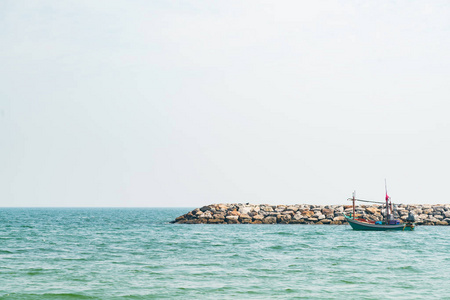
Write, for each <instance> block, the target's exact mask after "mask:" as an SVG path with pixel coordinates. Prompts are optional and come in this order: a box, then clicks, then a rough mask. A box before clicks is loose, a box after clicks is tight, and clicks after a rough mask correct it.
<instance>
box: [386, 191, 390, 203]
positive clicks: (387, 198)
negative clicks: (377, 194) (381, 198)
mask: <svg viewBox="0 0 450 300" xmlns="http://www.w3.org/2000/svg"><path fill="white" fill-rule="evenodd" d="M388 200H389V196H388V194H387V192H386V201H388Z"/></svg>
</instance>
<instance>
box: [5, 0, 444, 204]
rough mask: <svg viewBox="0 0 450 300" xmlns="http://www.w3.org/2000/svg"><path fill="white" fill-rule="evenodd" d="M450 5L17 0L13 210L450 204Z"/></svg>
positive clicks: (8, 58)
mask: <svg viewBox="0 0 450 300" xmlns="http://www.w3.org/2000/svg"><path fill="white" fill-rule="evenodd" d="M449 37H450V3H449V2H448V1H409V0H408V1H280V0H277V1H242V0H239V1H228V0H227V1H80V0H77V1H56V0H55V1H45V0H44V1H20V0H10V1H9V0H3V1H0V83H1V88H0V206H183V207H193V206H200V205H204V204H210V203H218V202H227V203H235V202H244V203H245V202H251V203H270V204H291V203H312V204H344V203H347V202H346V201H345V200H346V198H347V197H349V196H351V193H352V191H353V190H356V191H357V195H358V196H359V197H361V198H369V199H373V200H383V196H384V178H387V181H388V188H389V193H390V195H391V197H392V199H393V201H394V202H400V203H450V189H449V188H450V159H449V156H450V122H449V119H450V55H449V53H450V38H449Z"/></svg>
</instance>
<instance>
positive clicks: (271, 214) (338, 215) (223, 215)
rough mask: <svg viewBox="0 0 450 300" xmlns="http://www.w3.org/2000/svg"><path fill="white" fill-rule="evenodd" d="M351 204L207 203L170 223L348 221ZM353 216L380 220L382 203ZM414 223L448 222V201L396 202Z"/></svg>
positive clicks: (399, 215) (398, 210) (359, 209)
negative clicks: (426, 202)
mask: <svg viewBox="0 0 450 300" xmlns="http://www.w3.org/2000/svg"><path fill="white" fill-rule="evenodd" d="M352 211H353V206H352V205H313V204H295V205H269V204H249V203H247V204H241V203H237V204H210V205H207V206H203V207H201V208H196V209H194V210H192V211H190V212H188V213H186V214H184V215H182V216H179V217H178V218H176V219H175V220H174V221H172V222H171V223H176V224H316V225H343V224H348V223H347V221H346V220H345V217H344V213H345V214H350V213H351V212H352ZM355 212H356V215H357V216H358V215H359V216H361V217H363V218H367V219H370V220H375V221H379V220H382V219H383V206H382V205H357V206H356V210H355ZM410 212H411V213H413V214H414V216H415V217H416V220H417V221H416V224H417V225H442V226H448V225H450V204H399V205H395V209H394V215H395V218H396V219H400V220H401V221H403V222H404V221H406V218H407V217H408V214H409V213H410Z"/></svg>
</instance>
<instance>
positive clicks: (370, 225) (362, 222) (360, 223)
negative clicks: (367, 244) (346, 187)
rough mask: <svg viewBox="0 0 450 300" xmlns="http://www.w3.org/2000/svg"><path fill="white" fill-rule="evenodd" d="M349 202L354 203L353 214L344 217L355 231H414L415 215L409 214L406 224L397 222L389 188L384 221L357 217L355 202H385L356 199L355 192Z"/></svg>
mask: <svg viewBox="0 0 450 300" xmlns="http://www.w3.org/2000/svg"><path fill="white" fill-rule="evenodd" d="M347 200H351V201H353V212H352V213H351V214H350V215H349V216H347V215H345V214H344V217H345V218H346V220H347V222H348V223H349V224H350V226H351V227H352V228H353V229H354V230H375V231H385V230H410V231H411V230H414V227H415V225H414V222H415V218H414V215H413V214H411V213H409V215H408V217H407V219H406V223H402V222H401V221H400V220H395V219H394V218H393V217H394V213H393V210H394V209H393V208H394V206H393V204H392V201H391V197H389V196H388V194H387V188H386V206H385V208H386V209H385V212H386V213H385V218H384V220H383V221H373V220H368V219H364V218H359V217H357V215H356V213H355V202H356V201H360V202H369V203H378V204H383V205H384V203H383V202H377V201H370V200H362V199H356V197H355V192H353V197H352V198H349V199H347Z"/></svg>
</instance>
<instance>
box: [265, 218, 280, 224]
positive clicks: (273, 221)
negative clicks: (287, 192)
mask: <svg viewBox="0 0 450 300" xmlns="http://www.w3.org/2000/svg"><path fill="white" fill-rule="evenodd" d="M262 222H263V223H264V224H274V223H276V222H277V218H275V217H265V218H264V219H263V220H262Z"/></svg>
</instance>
